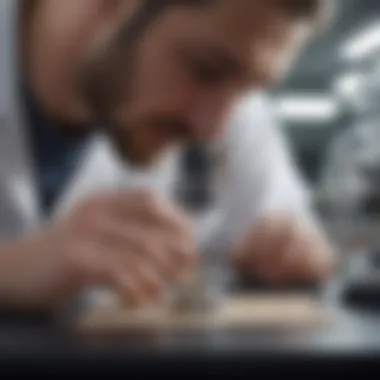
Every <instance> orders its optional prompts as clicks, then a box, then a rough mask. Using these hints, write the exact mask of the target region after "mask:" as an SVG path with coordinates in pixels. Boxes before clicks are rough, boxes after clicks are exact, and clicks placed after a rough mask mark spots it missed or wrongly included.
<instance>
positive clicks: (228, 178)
mask: <svg viewBox="0 0 380 380" xmlns="http://www.w3.org/2000/svg"><path fill="white" fill-rule="evenodd" d="M17 3H18V2H17V1H15V0H2V1H1V2H0V239H8V238H15V237H19V236H22V235H23V234H26V233H31V232H33V230H34V229H35V228H39V227H40V226H41V225H42V224H43V223H44V220H43V219H42V217H41V214H40V207H39V204H38V197H37V196H36V177H35V176H34V173H33V166H32V158H31V155H30V151H29V148H30V146H29V143H28V141H27V138H26V134H25V132H26V125H25V123H24V120H23V110H22V108H21V106H20V103H19V97H18V94H17V87H16V82H17V71H18V70H17V67H18V60H17V45H16V40H15V37H16V32H17V11H18V5H17ZM220 146H221V147H223V148H224V149H225V164H221V165H220V168H219V169H220V170H216V171H215V173H218V176H217V177H216V178H217V181H218V182H216V184H217V186H216V187H217V189H218V197H219V199H220V203H219V205H220V206H218V207H216V208H215V209H214V210H212V211H213V212H211V213H209V214H208V217H207V218H202V221H203V222H202V223H206V222H205V221H206V220H207V223H209V222H210V220H213V222H212V223H213V224H212V225H213V229H209V230H208V233H207V236H206V238H205V237H204V236H203V237H200V239H203V240H204V242H205V244H211V242H214V244H217V243H219V247H222V246H224V247H227V245H226V244H227V242H228V243H231V242H232V241H234V240H235V239H236V238H237V235H238V234H241V233H243V232H244V231H246V230H247V228H249V227H250V226H251V225H252V223H254V222H255V221H256V220H257V218H259V217H260V216H261V215H263V214H265V212H267V211H270V210H275V209H277V210H287V211H289V212H294V213H295V212H297V213H301V214H305V213H308V196H307V192H306V189H305V187H304V184H303V183H302V181H301V179H300V178H299V176H298V172H297V171H296V169H295V167H294V165H293V163H292V161H291V157H290V156H289V155H288V153H287V150H286V146H285V144H284V142H283V141H282V138H281V136H280V134H279V133H278V131H277V130H276V127H275V125H274V122H273V120H272V118H271V113H270V112H268V108H267V105H266V103H265V98H264V97H262V96H261V95H251V96H249V97H247V98H246V99H245V100H244V101H242V102H241V103H240V104H239V105H238V107H237V109H236V112H233V113H232V115H231V118H230V119H229V120H228V123H227V127H226V134H225V136H224V140H223V141H221V142H220ZM176 158H177V155H176V154H175V152H173V154H171V155H169V156H168V157H167V158H166V159H165V160H163V161H162V162H161V163H160V164H159V165H158V166H157V167H156V168H154V169H153V170H152V172H151V173H144V174H141V173H134V172H133V171H132V170H130V169H129V168H125V167H122V166H121V165H120V163H119V162H118V160H117V159H116V157H115V156H114V155H113V151H112V149H111V147H110V146H109V144H108V142H107V140H106V139H104V138H103V137H102V136H99V138H97V139H96V140H95V141H94V142H93V144H92V147H91V149H90V151H89V152H88V155H87V157H86V159H85V160H84V163H83V165H82V166H81V167H80V168H79V169H78V171H77V173H76V174H75V176H74V178H73V179H72V180H71V184H70V185H69V186H68V188H67V191H65V192H64V194H63V195H62V197H61V199H60V200H59V202H58V205H57V208H56V211H55V215H62V214H64V213H65V212H68V211H69V210H70V209H71V208H72V207H73V206H75V204H76V202H77V201H78V200H80V199H81V198H83V197H85V196H87V195H89V194H93V193H95V192H100V191H102V190H103V189H106V188H107V189H110V188H115V187H120V186H124V187H128V186H134V184H135V182H136V179H137V182H138V181H140V180H141V177H143V178H144V179H143V181H144V183H145V184H149V185H150V186H152V187H153V188H156V189H157V190H158V191H161V192H163V193H166V194H170V189H171V187H172V185H173V183H175V179H176V175H177V172H176V168H177V165H176V164H177V161H176ZM210 215H213V217H214V218H211V217H210ZM202 223H197V226H198V227H199V231H200V232H201V231H203V232H204V231H205V228H204V224H202ZM221 242H223V244H220V243H221ZM218 249H219V248H218Z"/></svg>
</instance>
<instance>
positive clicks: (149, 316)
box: [77, 295, 330, 332]
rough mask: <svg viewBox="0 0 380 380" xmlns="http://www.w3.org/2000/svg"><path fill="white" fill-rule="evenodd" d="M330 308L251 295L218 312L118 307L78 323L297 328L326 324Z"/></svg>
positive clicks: (84, 327) (107, 327) (90, 327)
mask: <svg viewBox="0 0 380 380" xmlns="http://www.w3.org/2000/svg"><path fill="white" fill-rule="evenodd" d="M329 320H330V315H329V312H328V310H327V308H326V307H325V306H324V305H322V304H321V303H319V302H318V301H317V300H315V299H313V298H311V297H308V296H303V295H300V296H297V295H296V296H295V295H290V296H284V295H270V296H267V295H265V296H260V295H250V296H240V297H231V298H229V299H227V300H226V302H225V303H224V305H223V307H222V308H221V309H220V310H219V311H218V312H215V313H209V314H202V313H196V312H191V313H189V312H187V313H183V312H182V313H180V312H177V311H173V310H170V309H169V308H165V307H161V308H151V309H146V310H140V311H133V310H128V309H122V308H118V307H114V308H113V307H110V308H99V309H94V310H92V311H89V312H87V313H85V314H84V315H82V317H81V318H79V320H78V321H77V322H78V324H77V327H78V328H79V329H80V330H81V331H95V332H99V331H114V330H134V329H140V328H148V329H151V328H153V329H176V328H179V329H189V328H190V329H194V328H195V329H199V328H207V329H208V328H215V327H216V328H223V329H231V328H232V329H236V328H238V329H240V328H265V327H275V328H278V327H279V328H292V327H295V328H298V327H316V326H321V325H326V323H328V322H329Z"/></svg>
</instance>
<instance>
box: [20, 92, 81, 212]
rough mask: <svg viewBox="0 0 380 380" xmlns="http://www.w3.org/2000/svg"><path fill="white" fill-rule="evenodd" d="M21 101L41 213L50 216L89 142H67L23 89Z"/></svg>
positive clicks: (29, 94) (79, 140)
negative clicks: (22, 102) (30, 146)
mask: <svg viewBox="0 0 380 380" xmlns="http://www.w3.org/2000/svg"><path fill="white" fill-rule="evenodd" d="M23 93H24V101H25V108H26V116H27V125H28V128H29V137H30V142H31V144H32V153H33V158H34V164H35V173H36V176H37V181H36V182H37V190H38V192H39V197H40V204H41V206H42V209H43V212H44V214H45V215H46V214H49V213H50V211H51V209H52V207H54V204H55V202H56V200H57V198H58V197H59V196H60V194H61V192H62V191H63V190H64V188H65V186H66V185H67V183H68V181H69V180H70V179H71V176H72V175H73V174H74V172H75V169H76V168H77V166H78V164H79V163H80V160H81V157H82V155H83V154H84V151H85V148H86V146H87V142H88V141H87V140H88V139H69V138H67V137H64V136H63V135H62V134H60V133H59V131H58V130H57V128H56V126H54V125H52V124H51V123H50V122H49V121H48V120H47V119H46V118H45V117H44V115H43V113H42V112H41V110H40V109H39V107H38V106H37V104H36V102H35V100H34V98H33V96H32V94H31V93H30V92H29V91H27V90H26V89H25V87H24V89H23Z"/></svg>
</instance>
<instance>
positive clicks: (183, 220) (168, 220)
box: [110, 190, 194, 239]
mask: <svg viewBox="0 0 380 380" xmlns="http://www.w3.org/2000/svg"><path fill="white" fill-rule="evenodd" d="M131 199H133V201H131ZM110 202H111V205H110V206H111V207H110V210H112V211H113V212H114V213H115V214H114V215H117V216H118V217H119V218H120V219H121V220H122V221H126V220H132V221H134V222H137V223H140V224H142V225H145V226H151V227H154V228H159V229H162V230H165V231H167V232H171V233H173V234H174V235H181V236H183V237H184V238H187V239H193V238H194V234H193V227H192V225H191V224H190V222H189V220H188V218H187V217H186V216H185V215H184V214H183V213H182V211H181V210H180V209H179V208H176V207H175V206H174V205H173V204H172V203H171V202H169V201H168V200H166V199H165V198H163V197H160V196H159V195H157V194H155V193H153V192H151V191H147V190H138V191H136V192H132V193H131V192H128V193H125V192H119V193H117V194H116V196H115V197H112V198H111V199H110Z"/></svg>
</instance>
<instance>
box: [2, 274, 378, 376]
mask: <svg viewBox="0 0 380 380" xmlns="http://www.w3.org/2000/svg"><path fill="white" fill-rule="evenodd" d="M342 283H343V282H342V281H340V280H338V279H336V280H334V281H332V282H331V284H329V285H328V286H326V287H325V288H323V289H322V290H321V289H319V288H315V289H314V288H313V289H311V288H310V289H303V290H302V291H308V292H309V291H313V292H315V295H316V296H317V297H323V300H324V301H325V302H326V303H327V304H328V305H329V306H330V308H331V312H332V315H333V323H332V324H331V325H329V326H327V327H323V328H322V327H318V328H315V329H305V328H297V329H288V330H281V329H266V330H262V329H259V328H257V329H249V330H241V331H238V330H235V331H233V330H229V331H225V330H203V331H177V332H169V331H136V332H134V333H129V334H127V333H125V334H121V333H118V334H114V335H101V334H98V335H94V334H93V335H79V334H78V333H76V332H75V331H74V330H72V329H70V328H69V327H68V326H67V325H60V324H57V323H54V322H52V321H48V320H44V319H43V318H34V319H30V318H29V319H26V318H25V317H23V318H16V316H8V318H5V317H4V318H2V319H1V320H0V368H2V371H5V372H3V373H6V372H9V371H11V372H12V373H28V375H30V374H32V373H33V374H40V373H45V374H57V373H59V374H66V375H73V374H105V375H109V374H111V373H114V372H117V373H122V374H123V375H131V374H137V375H144V374H154V375H155V376H157V375H163V374H165V375H166V374H174V373H176V374H177V375H181V376H183V374H190V375H195V374H197V375H198V374H205V373H207V374H211V373H218V374H220V373H223V374H231V375H236V374H240V373H241V374H244V375H245V376H247V375H253V374H257V373H258V371H264V372H265V374H269V373H281V374H284V373H285V372H286V373H301V372H302V373H305V374H306V373H308V374H310V373H318V374H325V373H326V374H328V373H331V372H334V374H335V375H336V374H343V373H347V371H351V370H353V369H356V370H357V369H362V370H367V369H370V368H375V367H376V369H380V311H377V312H375V311H374V312H364V311H360V310H353V309H352V310H351V309H348V308H346V307H344V305H342V304H341V303H340V301H339V294H340V293H339V291H340V289H341V288H342V285H341V284H342ZM250 286H251V285H250ZM250 286H248V285H247V284H244V285H242V284H240V285H239V286H237V287H236V291H242V290H243V289H244V290H245V291H253V290H252V289H250ZM255 291H271V290H268V289H266V290H265V289H260V290H258V288H257V286H256V288H255ZM289 291H290V290H289ZM291 291H294V290H291ZM297 291H298V290H297ZM304 371H308V372H304ZM329 371H330V372H329Z"/></svg>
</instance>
